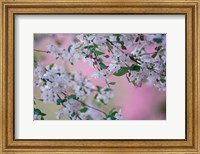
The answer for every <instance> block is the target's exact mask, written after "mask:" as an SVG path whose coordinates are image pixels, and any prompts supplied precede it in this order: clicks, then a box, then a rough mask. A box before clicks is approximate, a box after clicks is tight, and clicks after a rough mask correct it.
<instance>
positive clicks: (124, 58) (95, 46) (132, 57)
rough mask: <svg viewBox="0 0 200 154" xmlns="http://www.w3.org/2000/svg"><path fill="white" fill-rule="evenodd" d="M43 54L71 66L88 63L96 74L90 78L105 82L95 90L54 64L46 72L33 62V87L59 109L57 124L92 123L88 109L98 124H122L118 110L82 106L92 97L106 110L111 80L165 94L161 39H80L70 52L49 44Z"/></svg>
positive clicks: (94, 36)
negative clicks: (123, 79) (102, 121)
mask: <svg viewBox="0 0 200 154" xmlns="http://www.w3.org/2000/svg"><path fill="white" fill-rule="evenodd" d="M152 48H153V50H152ZM47 53H49V54H51V55H53V56H55V58H56V59H60V60H62V61H66V62H70V64H71V65H74V63H76V61H77V60H81V61H83V62H87V63H88V64H89V65H90V66H91V67H94V68H95V70H96V72H95V73H94V74H92V77H93V78H100V79H102V80H104V81H105V83H106V85H107V86H106V87H99V86H98V85H96V86H95V85H93V84H92V83H91V82H90V81H89V80H88V79H87V78H86V77H85V76H83V75H82V73H81V72H77V73H76V74H75V75H73V74H70V73H69V72H66V71H65V70H64V68H60V67H58V66H56V65H54V64H52V65H48V66H46V67H44V66H42V65H40V64H38V63H37V62H36V65H37V66H36V67H35V76H36V77H37V79H38V80H37V82H36V84H35V85H36V86H38V87H40V90H41V99H42V100H43V101H44V102H45V103H57V104H58V105H62V108H61V109H60V110H59V111H58V112H57V113H56V117H57V118H58V119H61V118H62V117H68V118H70V119H72V120H83V119H90V118H91V119H92V118H93V117H95V116H92V113H91V110H93V111H96V112H98V113H100V115H101V116H100V117H99V118H100V119H105V120H120V119H123V115H122V112H121V110H119V111H112V112H110V113H104V111H101V110H100V109H98V107H96V106H93V105H92V106H88V104H86V103H85V102H87V101H88V99H91V96H93V97H94V100H96V101H98V102H101V103H103V104H105V105H106V104H108V103H109V101H110V100H111V99H112V98H113V97H114V91H113V89H112V88H111V87H110V86H111V85H110V83H111V82H112V81H111V82H110V80H109V77H110V76H112V75H114V76H117V77H120V76H126V78H127V80H128V82H130V84H133V86H135V87H141V86H142V85H143V84H145V83H148V84H152V85H154V86H155V87H156V88H158V89H159V90H163V91H165V89H166V35H165V34H78V35H76V39H75V41H74V42H73V43H72V44H71V45H70V46H69V47H68V48H66V49H65V48H59V47H58V46H56V45H53V44H49V45H48V46H47ZM90 104H92V103H90ZM93 113H95V112H93Z"/></svg>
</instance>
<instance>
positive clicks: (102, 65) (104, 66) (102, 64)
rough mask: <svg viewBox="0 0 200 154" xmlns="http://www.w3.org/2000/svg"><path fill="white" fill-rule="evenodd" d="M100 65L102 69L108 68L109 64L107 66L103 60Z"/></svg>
mask: <svg viewBox="0 0 200 154" xmlns="http://www.w3.org/2000/svg"><path fill="white" fill-rule="evenodd" d="M99 65H100V67H101V69H107V68H108V66H106V65H105V64H104V63H102V62H100V63H99Z"/></svg>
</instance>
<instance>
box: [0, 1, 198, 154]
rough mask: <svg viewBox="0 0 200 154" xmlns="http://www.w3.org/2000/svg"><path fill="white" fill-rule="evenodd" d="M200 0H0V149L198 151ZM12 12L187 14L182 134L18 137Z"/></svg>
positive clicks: (23, 151) (136, 151) (118, 151)
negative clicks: (163, 136)
mask: <svg viewBox="0 0 200 154" xmlns="http://www.w3.org/2000/svg"><path fill="white" fill-rule="evenodd" d="M199 7H200V1H199V0H144V1H141V0H54V1H51V0H3V1H1V2H0V8H1V16H0V17H1V18H0V23H1V24H0V34H1V35H0V38H1V39H0V40H1V42H0V58H1V59H0V68H1V69H0V81H1V84H0V98H1V102H0V115H1V116H0V130H1V131H0V137H1V139H0V144H1V149H0V153H5V154H9V153H12V154H13V153H41V154H42V153H54V154H56V153H57V154H59V153H69V154H70V153H71V154H72V153H76V154H79V153H85V154H86V153H96V154H97V153H120V154H122V153H200V144H199V143H200V121H199V119H200V118H199V117H200V105H199V102H200V95H199V93H198V91H199V89H200V26H199V25H200V20H199V19H200V9H199ZM17 14H28V15H29V14H47V15H49V14H161V15H162V14H163V15H165V14H167V15H168V14H171V15H177V14H182V15H185V17H186V31H185V32H186V41H185V43H186V57H187V58H186V112H185V113H186V139H177V140H175V139H173V140H170V139H166V140H165V139H162V140H150V139H149V140H142V139H141V140H140V139H139V140H35V139H34V140H33V139H32V140H31V139H30V140H28V139H27V140H21V139H20V140H17V139H15V137H14V136H15V134H14V130H15V125H14V121H15V117H14V107H15V104H14V98H15V91H14V88H15V81H14V75H15V74H14V71H15V68H14V57H15V54H17V53H15V49H14V44H15V41H14V32H15V29H14V22H15V20H14V19H15V15H17Z"/></svg>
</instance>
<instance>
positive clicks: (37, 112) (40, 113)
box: [34, 108, 46, 116]
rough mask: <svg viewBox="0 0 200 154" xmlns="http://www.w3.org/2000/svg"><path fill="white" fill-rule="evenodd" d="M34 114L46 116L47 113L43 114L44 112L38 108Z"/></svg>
mask: <svg viewBox="0 0 200 154" xmlns="http://www.w3.org/2000/svg"><path fill="white" fill-rule="evenodd" d="M34 114H35V115H41V116H46V114H45V113H42V112H41V111H40V109H37V108H34Z"/></svg>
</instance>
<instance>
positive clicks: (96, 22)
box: [15, 15, 185, 139]
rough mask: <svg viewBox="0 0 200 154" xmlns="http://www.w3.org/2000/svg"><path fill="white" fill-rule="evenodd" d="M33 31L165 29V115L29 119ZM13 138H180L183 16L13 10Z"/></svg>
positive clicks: (182, 121) (182, 136) (182, 124)
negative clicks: (158, 117) (162, 117)
mask: <svg viewBox="0 0 200 154" xmlns="http://www.w3.org/2000/svg"><path fill="white" fill-rule="evenodd" d="M34 33H166V34H167V41H166V44H167V51H166V54H167V80H166V81H167V93H166V100H167V101H166V107H167V108H166V111H167V113H166V119H167V120H122V121H104V120H102V121H95V120H89V121H67V120H66V121H63V120H62V121H59V120H57V121H56V120H47V121H45V120H44V121H33V69H32V68H33V34H34ZM15 139H185V16H184V15H16V16H15Z"/></svg>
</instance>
